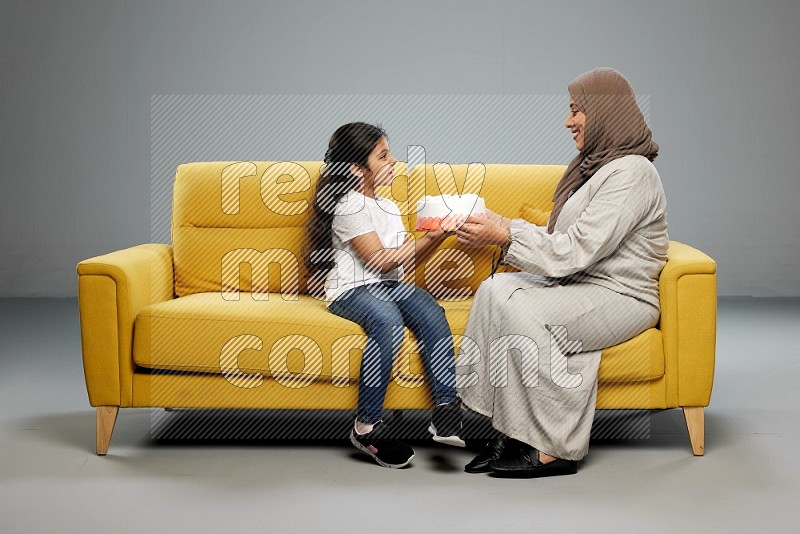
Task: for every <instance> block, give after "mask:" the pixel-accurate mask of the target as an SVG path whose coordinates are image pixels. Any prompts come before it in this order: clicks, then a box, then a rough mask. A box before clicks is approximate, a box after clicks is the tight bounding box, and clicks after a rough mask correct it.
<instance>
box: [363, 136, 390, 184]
mask: <svg viewBox="0 0 800 534" xmlns="http://www.w3.org/2000/svg"><path fill="white" fill-rule="evenodd" d="M395 163H397V160H396V159H395V157H394V156H393V155H392V153H391V152H389V142H388V141H387V140H386V138H385V137H381V138H380V140H379V141H378V144H377V145H375V148H373V149H372V152H371V153H370V155H369V157H368V158H367V167H366V169H364V168H363V167H361V169H362V170H363V172H364V180H365V181H368V182H372V185H373V187H374V186H379V185H390V184H391V183H392V180H393V179H394V170H393V168H394V164H395Z"/></svg>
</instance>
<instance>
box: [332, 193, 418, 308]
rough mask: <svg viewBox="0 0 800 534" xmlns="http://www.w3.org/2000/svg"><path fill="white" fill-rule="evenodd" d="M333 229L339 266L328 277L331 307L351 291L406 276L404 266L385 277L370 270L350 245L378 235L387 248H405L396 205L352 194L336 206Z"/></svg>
mask: <svg viewBox="0 0 800 534" xmlns="http://www.w3.org/2000/svg"><path fill="white" fill-rule="evenodd" d="M331 226H332V227H331V232H332V241H333V249H334V261H335V262H336V265H335V266H334V267H333V268H332V269H331V270H330V271H329V272H328V274H327V276H326V277H325V300H326V301H327V302H328V303H329V304H330V303H331V302H333V301H334V300H335V299H336V297H338V296H339V295H341V294H342V293H344V292H345V291H347V290H348V289H352V288H354V287H358V286H363V285H367V284H374V283H377V282H381V281H383V280H400V279H401V278H402V277H403V267H402V266H398V267H397V268H395V269H393V270H391V271H389V272H388V273H383V274H381V272H380V271H378V270H375V269H369V268H368V267H367V266H366V265H365V264H364V261H363V260H362V259H361V257H360V256H359V255H358V252H356V250H355V249H354V248H353V246H352V245H351V244H350V240H351V239H353V238H354V237H358V236H360V235H364V234H368V233H369V232H375V233H376V234H378V238H379V239H380V241H381V244H382V245H383V246H384V248H396V247H399V246H400V245H402V244H403V241H404V239H405V233H406V228H405V226H403V219H402V217H401V216H400V209H399V208H398V207H397V205H396V204H395V203H394V202H392V201H391V200H389V199H386V198H383V197H381V196H378V195H375V198H374V199H372V198H369V197H366V196H364V195H363V194H362V193H359V192H358V191H350V192H349V193H348V194H347V195H345V196H344V197H342V199H341V200H339V202H338V203H337V204H336V208H335V210H334V213H333V223H332V225H331Z"/></svg>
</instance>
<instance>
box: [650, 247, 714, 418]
mask: <svg viewBox="0 0 800 534" xmlns="http://www.w3.org/2000/svg"><path fill="white" fill-rule="evenodd" d="M659 291H660V300H661V334H662V337H663V340H664V359H665V376H666V380H667V403H668V404H669V405H672V406H708V403H709V401H710V399H711V388H712V385H713V382H714V355H715V348H716V335H717V334H716V332H717V264H716V263H715V262H714V260H713V259H711V258H710V257H709V256H708V255H706V254H704V253H703V252H701V251H699V250H697V249H695V248H692V247H690V246H688V245H685V244H683V243H679V242H677V241H670V246H669V259H668V261H667V264H666V265H665V266H664V270H663V271H662V272H661V276H660V280H659Z"/></svg>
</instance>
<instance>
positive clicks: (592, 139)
mask: <svg viewBox="0 0 800 534" xmlns="http://www.w3.org/2000/svg"><path fill="white" fill-rule="evenodd" d="M567 87H568V89H569V94H570V95H571V96H572V99H573V100H574V101H575V104H576V105H577V106H578V109H580V110H581V111H583V112H584V113H585V114H586V125H585V126H584V134H583V137H584V144H583V150H582V151H581V152H580V153H579V154H578V155H577V156H575V158H574V159H573V160H572V161H571V162H570V164H569V166H568V167H567V170H566V171H565V172H564V176H562V177H561V181H559V182H558V186H556V192H555V195H554V196H553V204H554V206H553V211H552V213H551V214H550V221H549V222H548V225H547V232H548V233H551V234H552V233H553V228H554V227H555V225H556V220H558V215H559V213H561V209H562V208H563V207H564V203H565V202H566V201H567V199H569V197H570V196H571V195H572V193H574V192H575V191H577V190H578V189H580V188H581V186H582V185H583V184H585V183H586V181H587V180H588V179H589V178H591V177H592V176H593V175H594V173H595V172H597V170H598V169H599V168H600V167H602V166H603V165H605V164H606V163H608V162H610V161H613V160H615V159H617V158H621V157H622V156H628V155H630V154H638V155H640V156H644V157H646V158H647V159H649V160H650V161H653V160H654V159H655V158H656V156H657V155H658V145H657V144H655V143H654V142H653V141H652V139H651V137H652V136H651V133H650V128H648V127H647V124H646V123H645V121H644V116H643V115H642V112H641V110H639V106H638V104H637V103H636V96H635V95H634V93H633V88H632V87H631V84H630V83H628V80H627V79H625V76H623V75H622V74H621V73H619V72H617V71H616V70H614V69H610V68H599V69H594V70H590V71H589V72H584V73H583V74H581V75H580V76H578V77H577V78H575V79H574V80H573V81H572V83H570V84H569V85H568V86H567Z"/></svg>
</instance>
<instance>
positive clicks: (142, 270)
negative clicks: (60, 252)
mask: <svg viewBox="0 0 800 534" xmlns="http://www.w3.org/2000/svg"><path fill="white" fill-rule="evenodd" d="M77 271H78V308H79V312H80V322H81V343H82V349H83V370H84V376H85V378H86V389H87V391H88V393H89V403H90V404H91V405H92V406H100V405H115V406H129V405H130V404H131V398H132V386H131V384H132V380H133V370H134V364H133V355H132V352H131V347H132V344H133V322H134V321H135V320H136V316H137V315H138V313H139V311H140V310H141V309H142V308H143V307H145V306H147V305H150V304H154V303H156V302H163V301H165V300H170V299H172V298H173V291H174V290H173V287H174V277H173V266H172V247H171V246H170V245H164V244H148V245H139V246H135V247H131V248H127V249H124V250H119V251H116V252H112V253H110V254H105V255H103V256H97V257H95V258H90V259H87V260H84V261H82V262H80V263H79V264H78V266H77Z"/></svg>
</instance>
